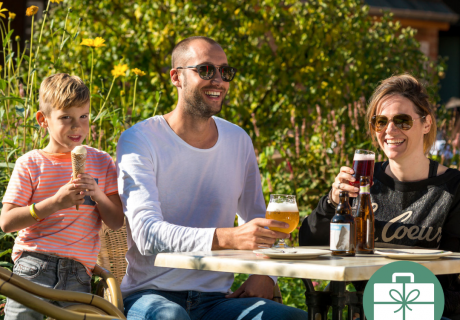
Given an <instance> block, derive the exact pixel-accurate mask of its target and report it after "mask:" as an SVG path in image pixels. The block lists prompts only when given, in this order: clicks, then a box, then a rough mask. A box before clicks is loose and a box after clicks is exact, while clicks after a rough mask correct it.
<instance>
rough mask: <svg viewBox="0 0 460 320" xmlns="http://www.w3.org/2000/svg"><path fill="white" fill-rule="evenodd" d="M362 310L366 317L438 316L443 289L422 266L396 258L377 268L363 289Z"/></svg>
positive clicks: (433, 319) (408, 319)
mask: <svg viewBox="0 0 460 320" xmlns="http://www.w3.org/2000/svg"><path fill="white" fill-rule="evenodd" d="M363 306H364V314H365V315H366V319H369V320H389V319H391V320H420V319H423V320H439V319H441V317H442V312H443V311H444V293H443V291H442V287H441V284H440V283H439V280H438V278H436V276H435V275H434V274H433V273H432V272H431V271H430V270H428V269H427V268H426V267H424V266H422V265H421V264H418V263H415V262H411V261H396V262H392V263H390V264H387V265H386V266H383V267H382V268H380V269H379V270H377V271H376V272H375V273H374V275H373V276H372V277H371V278H370V280H369V282H368V283H367V285H366V289H365V290H364V298H363Z"/></svg>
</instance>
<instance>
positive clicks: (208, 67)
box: [176, 64, 236, 82]
mask: <svg viewBox="0 0 460 320" xmlns="http://www.w3.org/2000/svg"><path fill="white" fill-rule="evenodd" d="M195 68H196V71H197V72H198V75H199V76H200V78H201V79H203V80H211V79H212V78H214V76H215V75H216V69H217V70H219V72H220V76H221V77H222V80H224V81H225V82H230V81H232V80H233V78H234V77H235V74H236V68H233V67H229V66H220V67H216V66H213V65H212V64H197V65H196V66H188V67H177V68H176V69H195Z"/></svg>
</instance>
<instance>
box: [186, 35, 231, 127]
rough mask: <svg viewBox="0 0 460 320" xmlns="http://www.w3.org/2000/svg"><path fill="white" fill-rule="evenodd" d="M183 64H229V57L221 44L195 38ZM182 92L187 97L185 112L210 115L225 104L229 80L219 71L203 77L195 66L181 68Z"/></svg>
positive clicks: (194, 114)
mask: <svg viewBox="0 0 460 320" xmlns="http://www.w3.org/2000/svg"><path fill="white" fill-rule="evenodd" d="M183 61H184V63H185V64H184V65H183V66H181V67H186V66H194V65H197V64H211V65H214V66H216V67H217V66H224V65H228V63H227V56H226V55H225V52H224V51H223V50H222V48H221V47H219V46H217V45H212V44H209V43H207V42H206V41H203V40H195V41H193V42H192V43H191V44H190V47H189V55H188V59H184V60H183ZM180 77H181V79H182V81H181V82H182V94H183V99H184V100H185V102H186V103H185V111H186V112H187V113H189V114H191V115H193V116H196V117H200V118H209V117H211V116H213V115H215V114H218V113H219V112H220V111H221V110H222V104H223V102H224V98H225V96H226V94H227V91H228V88H229V82H225V81H223V80H222V77H221V75H220V72H219V71H218V70H216V74H215V75H214V77H213V78H212V79H211V80H203V79H201V78H200V76H199V75H198V73H197V71H196V69H185V70H180Z"/></svg>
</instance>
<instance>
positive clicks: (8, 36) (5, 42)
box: [3, 30, 14, 60]
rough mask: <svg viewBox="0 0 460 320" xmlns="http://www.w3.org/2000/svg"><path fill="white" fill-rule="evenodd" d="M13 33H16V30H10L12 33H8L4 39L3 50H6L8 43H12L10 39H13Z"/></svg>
mask: <svg viewBox="0 0 460 320" xmlns="http://www.w3.org/2000/svg"><path fill="white" fill-rule="evenodd" d="M13 32H14V30H10V32H8V34H7V35H6V36H5V38H4V39H3V48H5V47H6V45H7V44H8V41H10V38H11V35H12V34H13ZM7 60H8V59H7Z"/></svg>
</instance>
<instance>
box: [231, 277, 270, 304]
mask: <svg viewBox="0 0 460 320" xmlns="http://www.w3.org/2000/svg"><path fill="white" fill-rule="evenodd" d="M274 286H275V284H274V283H273V280H272V279H271V278H270V277H269V276H258V275H252V276H250V277H249V278H248V280H246V281H245V282H244V283H243V284H242V285H241V287H239V288H238V290H236V291H235V292H233V293H232V294H228V295H226V296H225V298H252V297H257V298H265V299H269V300H272V299H273V287H274Z"/></svg>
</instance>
